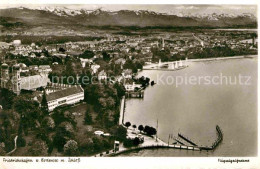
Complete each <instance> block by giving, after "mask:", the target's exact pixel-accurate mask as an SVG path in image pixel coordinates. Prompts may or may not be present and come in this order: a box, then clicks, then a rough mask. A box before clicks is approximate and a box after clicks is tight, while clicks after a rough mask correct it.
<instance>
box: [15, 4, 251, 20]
mask: <svg viewBox="0 0 260 169" xmlns="http://www.w3.org/2000/svg"><path fill="white" fill-rule="evenodd" d="M19 9H26V8H25V7H19ZM28 9H32V10H42V11H47V12H51V13H53V14H56V15H58V16H76V15H86V14H89V15H99V14H101V13H106V14H109V15H116V14H117V13H118V11H109V10H104V9H101V8H99V9H96V10H88V9H84V8H82V9H70V8H67V7H55V6H53V7H46V6H45V7H37V8H28ZM121 11H125V12H134V13H135V14H136V15H176V16H178V17H191V18H207V19H209V20H218V19H219V18H224V17H229V18H235V17H239V16H240V17H251V18H256V17H255V16H254V15H253V14H251V13H242V14H240V15H235V14H225V13H222V14H217V13H212V14H190V13H188V14H185V13H177V14H174V12H172V13H158V12H154V11H148V10H137V11H131V10H121Z"/></svg>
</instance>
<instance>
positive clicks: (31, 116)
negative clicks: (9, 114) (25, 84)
mask: <svg viewBox="0 0 260 169" xmlns="http://www.w3.org/2000/svg"><path fill="white" fill-rule="evenodd" d="M13 107H14V110H15V111H16V112H18V113H19V114H20V115H21V122H22V123H23V127H24V129H25V130H27V127H31V128H35V126H36V125H35V124H36V122H37V121H40V117H41V115H42V111H41V110H40V108H39V103H38V102H36V101H34V100H33V99H32V96H31V95H28V94H25V95H19V96H17V97H15V99H14V104H13Z"/></svg>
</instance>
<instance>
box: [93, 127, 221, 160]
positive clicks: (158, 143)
mask: <svg viewBox="0 0 260 169" xmlns="http://www.w3.org/2000/svg"><path fill="white" fill-rule="evenodd" d="M216 131H217V139H216V140H215V141H214V142H213V144H212V146H209V147H207V146H197V145H196V144H195V143H194V142H193V141H191V140H190V139H189V138H187V137H185V136H183V135H182V134H178V136H179V138H182V139H183V140H185V141H186V142H188V143H190V144H193V145H185V144H184V143H183V142H181V141H180V140H179V139H178V138H175V140H176V141H177V142H178V143H179V144H170V145H169V144H167V143H165V142H164V141H162V140H161V139H159V138H156V137H155V136H154V137H150V136H147V135H144V134H142V136H143V137H144V140H145V141H144V143H142V144H140V145H139V146H136V147H131V148H125V147H124V146H123V145H122V143H121V144H120V147H119V151H116V152H114V151H113V150H110V151H108V152H103V153H100V154H97V155H95V156H94V157H113V156H117V155H120V154H122V153H127V152H131V151H138V150H144V149H158V148H174V149H180V150H189V151H202V150H206V151H209V150H214V149H215V148H216V147H217V146H218V145H219V144H220V143H221V141H222V140H223V132H222V130H221V129H220V127H219V126H218V125H217V126H216ZM128 133H132V129H128Z"/></svg>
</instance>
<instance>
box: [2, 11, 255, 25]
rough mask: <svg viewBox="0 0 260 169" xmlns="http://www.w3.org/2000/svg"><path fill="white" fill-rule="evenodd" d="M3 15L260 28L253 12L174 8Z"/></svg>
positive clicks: (68, 21) (42, 20)
mask: <svg viewBox="0 0 260 169" xmlns="http://www.w3.org/2000/svg"><path fill="white" fill-rule="evenodd" d="M0 17H2V18H3V19H4V24H6V22H8V20H11V21H12V22H15V21H18V22H19V23H24V25H44V24H46V25H51V24H56V25H57V24H60V25H64V24H65V25H81V26H139V27H147V26H159V27H160V26H167V27H168V26H171V27H194V26H196V27H257V19H256V17H255V16H254V15H253V14H250V13H243V14H239V15H237V14H236V15H235V14H225V13H223V14H217V13H212V14H196V13H194V14H186V13H177V14H175V13H174V11H172V12H170V13H159V12H154V11H148V10H136V11H134V10H119V11H108V10H104V9H100V8H99V9H95V10H87V9H70V8H66V7H54V6H53V7H37V8H25V7H19V8H6V9H0ZM32 18H33V20H32ZM32 21H33V22H32ZM0 24H1V22H0ZM2 25H3V24H2Z"/></svg>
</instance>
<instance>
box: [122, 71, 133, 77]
mask: <svg viewBox="0 0 260 169" xmlns="http://www.w3.org/2000/svg"><path fill="white" fill-rule="evenodd" d="M122 76H123V78H125V79H132V76H133V71H132V69H124V70H123V72H122Z"/></svg>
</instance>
